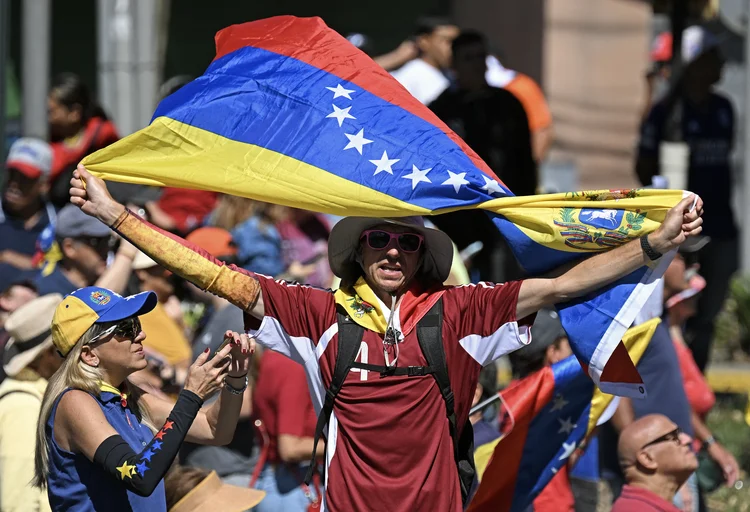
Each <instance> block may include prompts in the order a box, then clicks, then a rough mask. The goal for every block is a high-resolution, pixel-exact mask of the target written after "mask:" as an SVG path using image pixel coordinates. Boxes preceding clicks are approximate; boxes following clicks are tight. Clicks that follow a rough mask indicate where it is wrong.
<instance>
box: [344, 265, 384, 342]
mask: <svg viewBox="0 0 750 512" xmlns="http://www.w3.org/2000/svg"><path fill="white" fill-rule="evenodd" d="M334 296H335V298H336V304H339V305H341V306H343V307H344V309H346V312H347V313H349V316H350V317H351V319H352V320H354V321H355V322H356V323H358V324H359V325H361V326H362V327H364V328H365V329H368V330H370V331H375V332H377V333H380V334H385V330H386V328H387V327H388V320H386V318H385V316H384V315H383V312H382V311H380V306H378V304H379V301H378V298H377V297H376V296H375V292H373V291H372V289H370V285H368V284H367V282H366V281H365V279H364V278H363V277H360V278H359V279H357V282H356V283H354V289H353V290H343V289H341V288H339V289H338V290H336V293H335V294H334Z"/></svg>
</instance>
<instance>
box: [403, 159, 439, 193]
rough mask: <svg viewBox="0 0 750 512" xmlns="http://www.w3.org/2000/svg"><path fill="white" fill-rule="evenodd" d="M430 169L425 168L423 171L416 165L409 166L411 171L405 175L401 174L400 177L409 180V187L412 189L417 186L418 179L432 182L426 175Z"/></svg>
mask: <svg viewBox="0 0 750 512" xmlns="http://www.w3.org/2000/svg"><path fill="white" fill-rule="evenodd" d="M431 170H432V167H430V168H429V169H425V170H424V171H420V170H419V169H418V168H417V166H416V165H413V164H412V166H411V173H409V174H407V175H406V176H402V178H404V179H407V180H411V189H412V190H414V189H415V188H417V183H419V182H420V181H424V182H425V183H432V181H430V178H428V177H427V173H428V172H430V171H431Z"/></svg>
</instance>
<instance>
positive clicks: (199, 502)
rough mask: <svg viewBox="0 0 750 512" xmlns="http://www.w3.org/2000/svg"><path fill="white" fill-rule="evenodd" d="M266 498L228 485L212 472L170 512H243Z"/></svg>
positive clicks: (259, 493)
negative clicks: (219, 511) (220, 511)
mask: <svg viewBox="0 0 750 512" xmlns="http://www.w3.org/2000/svg"><path fill="white" fill-rule="evenodd" d="M265 496H266V493H265V492H264V491H259V490H257V489H250V488H248V487H239V486H235V485H228V484H225V483H223V482H222V481H221V479H220V478H219V475H217V474H216V471H211V473H209V475H208V476H207V477H206V478H204V479H203V480H202V481H201V482H200V483H199V484H198V485H196V486H195V487H193V489H191V490H190V492H188V493H187V494H186V495H185V496H183V497H182V499H180V501H178V502H177V503H175V504H174V505H173V506H172V508H170V509H169V512H197V511H202V510H223V511H226V512H241V511H243V510H248V509H251V508H253V507H254V506H255V505H257V504H258V503H260V502H261V501H262V500H263V498H264V497H265Z"/></svg>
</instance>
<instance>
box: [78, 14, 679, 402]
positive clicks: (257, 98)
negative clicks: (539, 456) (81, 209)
mask: <svg viewBox="0 0 750 512" xmlns="http://www.w3.org/2000/svg"><path fill="white" fill-rule="evenodd" d="M83 164H84V165H85V166H86V167H87V168H88V169H89V170H90V171H92V172H93V173H94V174H96V175H98V176H100V177H102V178H104V179H108V180H115V181H123V182H128V183H138V184H145V185H157V186H172V187H184V188H197V189H204V190H213V191H217V192H223V193H227V194H233V195H240V196H245V197H250V198H253V199H257V200H260V201H266V202H271V203H277V204H283V205H287V206H292V207H296V208H303V209H309V210H314V211H319V212H327V213H332V214H337V215H366V216H394V217H398V216H407V215H434V214H439V213H444V212H448V211H452V210H456V209H467V208H481V209H484V210H485V211H487V213H488V214H489V215H490V216H491V217H492V218H493V221H494V222H495V224H496V225H497V227H498V229H500V230H501V232H502V233H503V235H505V237H506V238H507V239H508V240H509V241H510V244H511V246H512V249H513V251H514V253H515V255H516V257H517V258H518V259H519V261H520V262H521V263H522V265H523V266H524V267H525V269H526V270H527V271H529V272H530V273H540V272H546V271H548V270H551V269H553V268H555V267H557V266H558V265H560V264H563V263H565V262H568V261H570V260H571V259H575V258H578V257H580V256H581V255H585V254H591V253H592V252H597V251H604V250H608V249H611V248H613V247H617V246H618V245H621V244H623V243H625V242H626V241H628V240H630V239H632V238H635V237H637V236H640V235H643V234H645V233H647V232H649V231H652V230H654V229H655V228H656V227H657V226H658V225H659V222H661V221H662V220H663V218H664V215H665V213H666V211H667V210H668V209H669V208H670V207H672V206H673V205H675V204H676V203H677V202H679V200H680V199H681V198H682V195H683V192H681V191H644V190H615V191H600V192H582V193H575V194H555V195H549V196H530V197H514V196H513V194H512V193H511V191H510V190H508V189H507V187H506V186H505V185H504V184H503V183H502V182H501V181H500V180H499V179H498V177H497V176H496V175H495V174H494V173H493V172H492V170H491V169H490V168H489V167H488V166H487V165H486V164H485V163H484V162H483V161H482V160H481V159H480V158H479V157H478V156H477V155H476V154H475V153H474V152H473V151H472V150H471V149H470V148H469V147H468V146H467V145H466V144H465V143H464V142H463V141H462V140H461V139H460V138H459V137H458V136H457V135H456V134H455V133H453V132H452V131H451V130H450V129H449V128H448V127H447V126H446V125H445V124H444V123H442V122H441V121H440V120H439V119H438V118H437V117H436V116H435V115H434V114H432V112H431V111H430V110H429V109H427V108H426V107H424V106H423V105H422V104H421V103H419V101H417V100H416V99H415V98H413V97H412V96H411V95H410V94H409V93H408V92H407V91H406V90H405V89H404V88H403V87H402V86H401V85H400V84H399V83H398V82H396V80H394V79H393V78H392V77H391V76H390V75H389V74H388V73H386V72H385V71H384V70H383V69H381V68H380V67H379V66H377V65H376V64H375V63H374V62H373V61H372V60H371V59H370V58H369V57H367V56H366V55H365V54H364V53H362V52H360V51H359V50H357V49H356V48H355V47H353V46H352V45H351V44H349V43H348V42H347V41H346V40H345V39H344V38H343V37H341V36H340V35H338V34H337V33H336V32H334V31H333V30H331V29H329V28H328V27H326V25H325V24H324V23H323V22H322V21H321V20H320V19H319V18H295V17H293V16H280V17H275V18H270V19H265V20H260V21H255V22H251V23H245V24H242V25H235V26H231V27H229V28H226V29H224V30H222V31H220V32H219V33H218V34H217V36H216V58H215V59H214V61H213V62H212V63H211V64H210V65H209V66H208V69H207V70H206V72H205V73H204V74H203V76H201V77H199V78H197V79H196V80H195V81H193V82H192V83H190V84H188V85H186V86H184V87H183V88H182V89H180V90H179V91H177V92H176V93H175V94H173V95H172V96H170V97H168V98H166V99H165V100H164V101H162V103H161V104H160V105H159V107H158V108H157V110H156V113H155V114H154V118H153V120H152V122H151V124H150V125H149V126H148V127H146V128H144V129H143V130H141V131H139V132H137V133H134V134H132V135H130V136H128V137H126V138H124V139H122V140H120V141H119V142H117V143H115V144H113V145H111V146H109V147H107V148H105V149H103V150H100V151H98V152H96V153H94V154H92V155H90V156H88V157H86V158H85V159H84V160H83ZM663 259H666V258H663ZM667 264H668V261H663V262H662V263H661V264H660V266H658V267H656V268H654V269H651V268H644V269H641V270H639V271H638V272H635V273H634V274H633V275H631V276H629V277H628V278H626V279H623V280H622V281H621V282H619V283H616V284H615V285H612V286H610V287H608V288H607V289H605V290H603V291H602V292H601V293H598V294H597V295H595V296H591V297H586V298H585V299H584V300H580V301H576V302H574V303H570V304H565V305H561V306H560V311H561V318H562V320H563V325H564V327H565V329H566V330H567V332H568V334H569V336H570V339H571V341H572V345H573V347H574V351H575V354H576V355H577V356H578V358H579V360H580V361H581V363H582V364H583V365H585V366H586V367H587V368H588V373H589V374H590V375H591V377H592V378H593V379H594V381H595V382H596V383H597V384H599V385H600V386H601V387H602V389H606V390H608V391H610V392H617V393H622V394H626V395H631V396H638V395H640V394H643V393H644V392H645V391H644V390H643V386H642V385H641V384H642V382H641V380H640V377H639V376H638V374H637V372H636V371H635V367H634V366H633V364H632V362H631V361H630V359H629V358H628V356H627V353H626V352H624V351H623V350H622V349H618V346H619V343H620V340H621V339H622V336H623V334H624V333H625V331H626V330H627V328H628V327H629V326H630V324H631V323H632V321H633V319H634V318H635V315H636V314H637V312H638V311H639V310H640V308H641V306H642V304H643V303H644V302H645V300H646V299H647V298H648V296H649V295H650V293H651V291H652V290H653V287H654V284H655V281H656V280H657V279H658V278H659V277H660V276H661V273H663V271H664V269H665V268H666V266H667ZM610 361H611V362H612V364H608V363H609V362H610Z"/></svg>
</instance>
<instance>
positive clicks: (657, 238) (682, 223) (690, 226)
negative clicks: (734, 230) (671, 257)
mask: <svg viewBox="0 0 750 512" xmlns="http://www.w3.org/2000/svg"><path fill="white" fill-rule="evenodd" d="M693 202H695V208H693ZM702 215H703V200H702V199H701V198H700V197H698V196H696V195H694V194H693V195H690V196H688V197H686V198H684V199H683V200H682V201H680V202H679V203H677V205H676V206H675V207H674V208H672V209H671V210H669V211H668V212H667V216H666V217H665V218H664V222H662V224H661V226H659V228H658V229H657V230H656V231H654V232H653V233H651V234H650V235H648V242H649V244H651V247H653V248H654V249H655V250H657V251H659V252H660V253H662V254H665V253H667V252H669V251H671V250H672V249H676V248H677V247H679V246H680V244H682V243H683V242H684V241H685V240H687V238H688V237H691V236H696V235H698V234H700V232H701V231H702V230H703V227H702V226H701V225H702V224H703V219H702V218H701V216H702Z"/></svg>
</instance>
